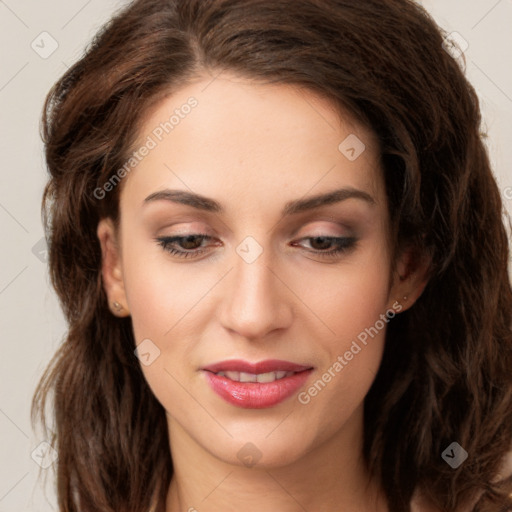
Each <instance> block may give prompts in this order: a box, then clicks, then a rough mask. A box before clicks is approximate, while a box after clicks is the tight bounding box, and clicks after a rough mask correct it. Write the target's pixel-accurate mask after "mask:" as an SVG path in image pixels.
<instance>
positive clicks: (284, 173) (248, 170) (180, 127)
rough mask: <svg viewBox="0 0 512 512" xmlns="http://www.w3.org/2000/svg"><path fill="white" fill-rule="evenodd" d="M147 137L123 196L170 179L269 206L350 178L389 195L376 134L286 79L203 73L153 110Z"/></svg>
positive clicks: (138, 194)
mask: <svg viewBox="0 0 512 512" xmlns="http://www.w3.org/2000/svg"><path fill="white" fill-rule="evenodd" d="M144 146H147V147H148V148H150V149H149V150H145V151H143V153H144V156H143V157H142V158H140V157H139V160H138V162H137V163H136V165H135V166H134V168H133V170H131V171H130V172H129V176H128V177H127V182H126V183H124V189H125V190H124V191H123V193H122V201H123V196H124V198H125V200H126V199H127V198H128V199H130V200H137V202H140V201H141V200H142V199H141V198H142V196H143V197H146V196H147V195H149V194H151V193H153V192H155V190H156V189H158V188H163V187H170V188H181V189H184V190H190V191H194V192H196V193H199V194H203V195H206V196H211V197H217V198H219V200H220V201H223V199H225V202H229V199H230V198H231V199H233V198H240V197H241V196H244V197H245V198H246V199H247V200H249V198H250V199H252V200H254V201H255V202H257V203H258V204H259V206H261V207H263V206H264V205H265V204H267V205H268V204H270V203H272V202H278V203H280V204H281V203H284V202H285V201H286V199H287V196H289V198H291V199H295V198H296V197H299V196H303V195H306V194H308V191H311V193H312V194H313V193H321V192H324V191H326V190H331V189H332V188H335V187H341V186H345V187H352V188H358V189H363V190H365V191H366V192H367V193H369V194H371V195H373V196H374V197H375V198H376V200H377V201H379V198H382V194H383V182H382V176H381V171H380V168H379V150H378V141H377V138H376V137H375V135H374V134H373V133H372V132H371V131H370V130H368V129H366V128H365V127H363V126H362V125H361V124H360V123H358V122H357V121H355V120H354V119H353V118H352V117H351V116H349V115H348V114H343V113H341V115H340V113H339V112H338V111H337V110H336V109H335V107H334V105H333V104H332V103H331V102H330V101H328V100H327V99H325V98H321V97H320V96H318V95H316V94H315V93H313V92H311V91H309V90H305V89H299V88H298V87H294V86H291V85H287V84H257V83H254V82H253V81H250V80H248V79H244V78H240V77H237V76H234V75H226V74H223V75H220V76H218V77H217V78H212V77H208V78H204V79H199V80H197V81H196V82H194V83H193V84H191V85H189V86H187V87H185V88H183V89H182V90H180V91H178V92H176V93H174V94H172V95H170V96H168V97H167V98H165V99H163V100H161V101H160V102H159V103H158V104H157V105H156V106H155V107H153V108H152V109H151V111H150V112H148V113H147V115H146V117H145V119H144V120H143V123H142V125H141V129H140V130H139V137H138V141H137V143H136V144H135V146H134V151H137V150H138V149H140V148H142V147H144ZM139 153H141V152H139ZM241 206H242V205H240V204H239V205H238V209H239V208H240V207H241ZM244 206H248V203H245V204H244Z"/></svg>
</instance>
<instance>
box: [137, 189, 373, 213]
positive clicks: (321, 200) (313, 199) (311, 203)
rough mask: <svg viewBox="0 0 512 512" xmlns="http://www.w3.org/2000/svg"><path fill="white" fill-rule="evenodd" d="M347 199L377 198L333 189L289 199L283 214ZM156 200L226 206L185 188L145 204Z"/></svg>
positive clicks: (161, 194)
mask: <svg viewBox="0 0 512 512" xmlns="http://www.w3.org/2000/svg"><path fill="white" fill-rule="evenodd" d="M347 199H359V200H362V201H364V202H366V203H368V204H370V205H374V204H375V200H374V199H373V197H372V196H371V195H370V194H368V193H367V192H364V191H363V190H359V189H356V188H352V187H347V188H340V189H337V190H333V191H331V192H327V193H325V194H319V195H316V196H310V197H307V198H305V199H297V200H294V201H289V202H288V203H286V204H285V206H284V208H283V210H282V212H281V215H282V216H285V215H294V214H297V213H301V212H305V211H308V210H313V209H315V208H320V207H321V206H326V205H329V204H334V203H339V202H341V201H346V200H347ZM154 201H171V202H173V203H178V204H184V205H187V206H191V207H192V208H196V209H198V210H203V211H207V212H212V213H224V208H223V207H222V205H221V204H220V203H219V202H217V201H215V200H214V199H211V198H209V197H205V196H201V195H199V194H194V193H192V192H187V191H185V190H170V189H165V190H160V191H158V192H154V193H153V194H150V195H149V196H148V197H146V199H144V205H146V204H148V203H152V202H154Z"/></svg>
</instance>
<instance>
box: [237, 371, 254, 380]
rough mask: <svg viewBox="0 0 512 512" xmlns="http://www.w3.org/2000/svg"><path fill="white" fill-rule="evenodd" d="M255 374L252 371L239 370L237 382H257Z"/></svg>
mask: <svg viewBox="0 0 512 512" xmlns="http://www.w3.org/2000/svg"><path fill="white" fill-rule="evenodd" d="M256 379H257V376H256V375H254V373H245V372H240V379H238V380H239V382H257V380H256Z"/></svg>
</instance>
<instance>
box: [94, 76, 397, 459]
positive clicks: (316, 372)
mask: <svg viewBox="0 0 512 512" xmlns="http://www.w3.org/2000/svg"><path fill="white" fill-rule="evenodd" d="M191 98H193V99H191ZM187 105H188V106H187ZM172 116H174V117H172ZM140 133H141V135H140V138H139V144H138V146H137V147H136V149H138V148H142V147H143V146H145V147H146V150H143V149H139V151H138V153H137V155H138V156H135V157H134V158H136V159H137V165H136V166H134V167H133V168H132V167H130V166H129V165H128V166H127V167H126V168H125V171H126V170H127V169H129V171H126V172H127V176H126V177H125V178H124V180H125V182H124V183H123V190H122V193H121V198H120V212H121V221H120V230H119V232H118V233H117V237H118V238H117V241H118V249H117V248H116V246H115V245H113V244H111V241H112V240H113V239H114V235H115V233H114V232H113V231H112V227H111V224H110V223H109V222H108V221H103V222H102V223H100V226H99V230H98V234H99V237H100V239H101V240H102V244H103V249H104V258H105V262H106V263H105V264H104V278H105V283H106V289H107V293H108V295H109V299H110V300H111V301H114V300H116V301H118V302H120V303H121V304H122V305H123V306H124V308H125V311H126V312H129V314H130V315H131V318H132V321H133V331H134V335H135V340H136V344H137V345H139V344H141V343H142V345H141V346H140V348H139V351H138V354H139V357H140V359H141V365H142V369H143V372H144V375H145V377H146V379H147V382H148V383H149V386H150V387H151V389H152V391H153V392H154V394H155V396H156V398H157V399H158V400H159V402H160V403H161V404H162V406H163V407H164V408H165V410H166V411H167V418H168V423H169V431H170V435H171V447H172V445H173V442H174V441H173V440H175V441H176V444H178V439H179V440H180V446H183V445H187V446H190V447H192V446H193V447H194V449H196V450H200V451H202V452H203V453H204V452H207V453H209V454H210V455H213V456H214V457H216V458H217V459H221V460H223V461H225V462H228V463H234V464H238V465H240V464H246V465H247V464H248V461H250V462H249V463H250V464H254V463H257V462H259V463H261V464H264V465H266V466H267V467H270V466H276V465H285V464H288V463H290V462H293V461H297V460H299V459H300V458H301V457H302V456H304V455H306V454H308V453H311V452H313V451H314V450H316V449H319V448H320V447H321V446H325V443H326V442H327V443H328V444H329V443H330V442H332V441H335V440H340V442H342V443H343V442H344V443H347V442H349V443H351V445H352V446H360V435H361V428H362V404H363V400H364V397H365V395H366V393H367V391H368V389H369V388H370V386H371V384H372V382H373V380H374V377H375V375H376V373H377V370H378V368H379V364H380V361H381V356H382V352H383V347H384V335H385V330H386V325H387V322H388V321H389V318H391V317H393V316H394V315H395V314H396V313H398V312H399V311H400V310H401V309H402V302H403V295H404V291H403V289H402V288H401V287H400V286H401V285H400V284H397V283H399V280H397V283H395V282H394V279H392V276H391V274H390V268H391V261H390V248H389V225H388V222H389V219H388V206H387V202H386V195H385V188H384V183H383V178H382V175H381V169H380V167H379V158H378V146H377V140H376V138H375V137H374V135H373V134H372V133H370V132H369V131H367V130H366V129H364V128H363V127H362V126H360V125H359V124H357V123H355V122H353V121H351V120H350V118H349V117H345V118H344V119H343V121H342V122H341V121H340V119H339V116H337V114H336V113H335V111H334V109H333V108H332V107H331V105H330V103H328V102H327V101H326V100H322V99H319V98H318V97H317V96H315V95H314V94H313V93H311V92H307V91H302V92H300V91H299V90H298V89H296V88H292V87H290V86H286V85H276V86H270V85H255V84H252V83H251V82H250V81H249V80H245V79H241V78H237V77H235V76H234V75H221V76H220V77H218V78H216V79H214V80H213V81H212V80H211V79H210V78H208V79H205V80H204V81H201V82H197V83H195V84H194V85H190V86H188V87H187V88H185V89H183V90H181V91H180V92H178V93H176V94H173V95H172V96H170V97H168V98H167V99H165V100H164V101H162V102H161V103H160V104H159V105H158V106H157V107H156V108H155V109H154V110H153V111H152V112H151V113H150V115H148V117H147V118H146V119H145V122H144V125H143V128H142V130H141V132H140ZM131 164H135V161H132V162H131ZM121 175H122V174H121ZM336 192H337V193H336ZM106 200H108V196H107V198H106ZM173 237H183V238H182V239H181V240H179V239H174V240H173ZM109 247H110V248H109ZM108 248H109V249H108ZM173 251H176V253H175V254H172V252H173ZM335 251H336V252H335ZM107 253H108V254H110V256H108V255H107ZM260 362H266V363H264V364H261V365H260V366H258V365H257V363H260ZM285 372H286V373H285ZM237 381H241V382H237ZM244 381H245V382H244ZM254 381H256V382H254ZM341 440H344V441H341ZM176 449H178V445H177V446H176Z"/></svg>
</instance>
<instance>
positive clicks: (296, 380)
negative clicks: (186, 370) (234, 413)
mask: <svg viewBox="0 0 512 512" xmlns="http://www.w3.org/2000/svg"><path fill="white" fill-rule="evenodd" d="M202 370H203V371H204V374H205V377H206V380H207V382H208V384H209V385H210V387H211V389H212V390H213V391H214V392H215V393H217V395H219V396H220V397H221V398H223V399H224V400H226V401H227V402H228V403H230V404H232V405H236V406H237V407H242V408H246V409H264V408H267V407H273V406H275V405H277V404H279V403H281V402H283V401H284V400H286V399H287V398H289V397H290V396H292V395H293V394H294V393H295V392H296V391H297V390H298V389H299V388H301V387H302V386H303V385H304V384H305V382H306V380H307V379H308V377H309V375H310V374H311V372H312V371H313V368H312V367H310V366H304V365H299V364H295V363H291V362H289V361H279V360H266V361H260V362H257V363H250V362H248V361H242V360H235V359H231V360H227V361H221V362H219V363H215V364H212V365H209V366H206V367H204V368H202Z"/></svg>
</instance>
